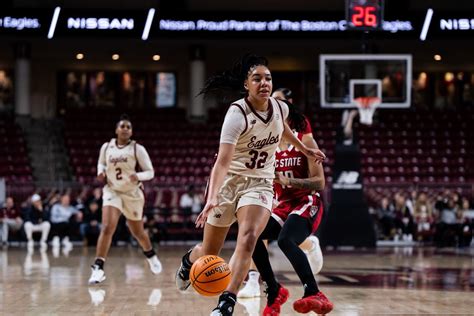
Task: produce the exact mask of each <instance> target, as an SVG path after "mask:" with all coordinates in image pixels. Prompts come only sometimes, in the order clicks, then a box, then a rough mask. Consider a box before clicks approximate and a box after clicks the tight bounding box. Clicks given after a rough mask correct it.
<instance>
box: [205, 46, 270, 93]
mask: <svg viewBox="0 0 474 316" xmlns="http://www.w3.org/2000/svg"><path fill="white" fill-rule="evenodd" d="M261 65H263V66H267V65H268V60H267V59H266V58H265V57H262V56H257V55H254V54H250V53H247V54H245V55H243V56H242V57H241V58H240V59H239V60H237V61H236V62H235V63H234V65H233V66H232V68H231V69H229V70H226V71H224V72H223V73H221V74H217V75H214V76H211V77H209V78H208V79H207V80H206V82H205V83H204V88H202V90H201V91H200V92H199V94H198V95H201V94H203V95H204V97H207V96H209V95H211V94H219V93H221V92H240V93H241V94H245V93H246V91H245V89H244V81H245V79H247V76H248V74H249V72H250V71H252V70H253V69H254V68H255V67H257V66H261Z"/></svg>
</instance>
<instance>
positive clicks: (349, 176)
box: [333, 171, 362, 190]
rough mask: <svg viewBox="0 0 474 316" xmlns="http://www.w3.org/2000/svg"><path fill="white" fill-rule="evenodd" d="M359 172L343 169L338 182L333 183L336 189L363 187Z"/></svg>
mask: <svg viewBox="0 0 474 316" xmlns="http://www.w3.org/2000/svg"><path fill="white" fill-rule="evenodd" d="M358 180H359V172H357V171H343V172H341V174H340V175H339V178H337V181H336V183H335V184H334V185H333V188H334V189H348V190H353V189H362V184H361V183H358Z"/></svg>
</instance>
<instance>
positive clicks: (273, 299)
mask: <svg viewBox="0 0 474 316" xmlns="http://www.w3.org/2000/svg"><path fill="white" fill-rule="evenodd" d="M279 286H280V287H279V288H278V291H277V292H273V291H269V290H268V289H267V295H268V298H267V305H266V306H265V309H264V310H263V314H262V315H263V316H278V315H280V310H281V306H282V305H283V304H285V302H286V301H287V300H288V297H289V296H290V292H289V291H288V290H287V289H286V288H284V287H283V286H281V284H280V285H279Z"/></svg>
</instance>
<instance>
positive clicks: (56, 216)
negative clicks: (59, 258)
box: [50, 193, 82, 250]
mask: <svg viewBox="0 0 474 316" xmlns="http://www.w3.org/2000/svg"><path fill="white" fill-rule="evenodd" d="M60 201H61V202H60V203H56V204H54V205H53V207H52V208H51V218H50V221H51V230H52V235H53V236H54V237H53V241H52V245H53V247H54V248H59V247H60V241H61V240H62V244H63V246H64V248H65V249H68V250H70V249H72V243H71V241H70V237H71V233H72V225H71V221H72V220H74V219H73V215H74V216H75V217H76V220H77V221H79V222H80V221H82V212H80V211H78V210H77V208H75V207H74V206H72V205H71V197H70V196H69V194H67V193H66V194H63V195H62V196H61V200H60Z"/></svg>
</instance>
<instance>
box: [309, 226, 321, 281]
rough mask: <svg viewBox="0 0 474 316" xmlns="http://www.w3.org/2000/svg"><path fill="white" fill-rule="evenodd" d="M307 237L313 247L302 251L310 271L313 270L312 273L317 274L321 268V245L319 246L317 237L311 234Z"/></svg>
mask: <svg viewBox="0 0 474 316" xmlns="http://www.w3.org/2000/svg"><path fill="white" fill-rule="evenodd" d="M308 239H309V240H311V243H312V244H313V248H311V250H309V251H306V250H305V251H304V253H305V254H306V256H307V257H308V261H309V265H310V266H311V271H313V274H318V273H319V272H320V271H321V269H322V268H323V253H322V251H321V247H320V246H319V239H318V237H316V236H314V235H311V236H309V237H308Z"/></svg>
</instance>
